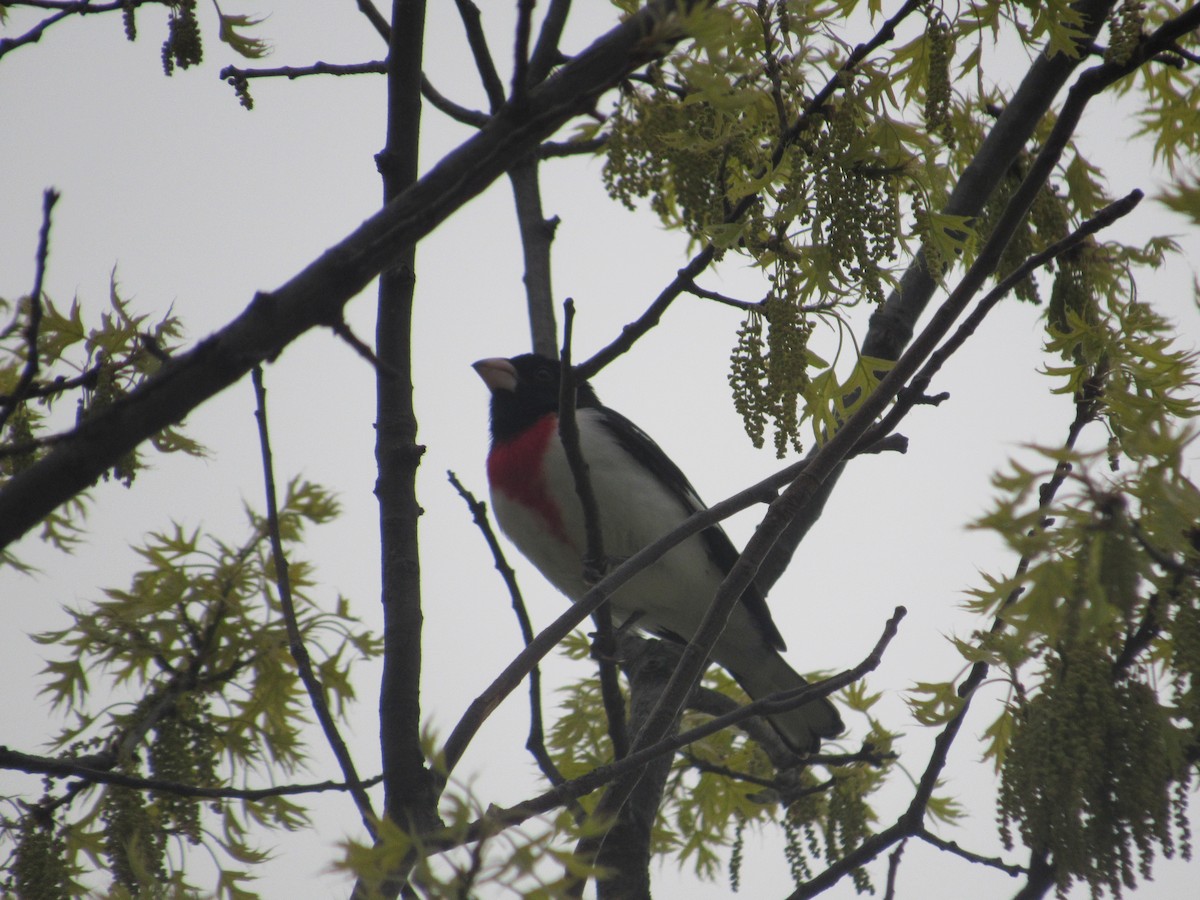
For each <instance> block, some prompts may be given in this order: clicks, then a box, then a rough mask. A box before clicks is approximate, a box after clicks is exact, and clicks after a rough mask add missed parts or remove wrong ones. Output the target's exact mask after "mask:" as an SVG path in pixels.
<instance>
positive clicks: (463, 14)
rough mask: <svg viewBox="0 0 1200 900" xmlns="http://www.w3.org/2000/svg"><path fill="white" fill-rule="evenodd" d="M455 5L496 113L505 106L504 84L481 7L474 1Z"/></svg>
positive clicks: (455, 0) (457, 0) (466, 0)
mask: <svg viewBox="0 0 1200 900" xmlns="http://www.w3.org/2000/svg"><path fill="white" fill-rule="evenodd" d="M454 4H455V6H457V7H458V17H459V18H460V19H461V20H462V23H463V30H464V31H466V33H467V44H468V46H470V48H471V56H472V57H474V59H475V69H476V71H477V72H479V80H480V81H482V82H483V91H484V93H485V94H487V98H488V106H490V107H491V110H492V112H493V113H495V112H496V110H498V109H499V108H500V107H501V106H503V105H504V82H503V81H501V80H500V73H499V72H497V71H496V63H495V61H494V60H493V59H492V51H491V50H490V49H489V48H488V44H487V35H486V34H484V31H483V23H482V19H481V17H480V15H479V7H478V6H476V5H475V4H474V3H473V2H472V0H454Z"/></svg>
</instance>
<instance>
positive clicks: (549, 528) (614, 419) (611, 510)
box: [473, 353, 844, 754]
mask: <svg viewBox="0 0 1200 900" xmlns="http://www.w3.org/2000/svg"><path fill="white" fill-rule="evenodd" d="M473 367H474V369H475V371H476V373H477V374H478V375H479V377H480V378H482V379H483V382H484V384H485V385H486V386H487V387H488V389H489V390H490V392H491V405H490V414H491V416H490V418H491V448H490V450H489V452H488V457H487V477H488V487H489V490H490V494H491V500H492V509H493V512H494V514H495V517H496V521H497V523H498V524H499V525H500V529H501V531H502V532H503V533H504V534H505V535H506V536H507V537H508V539H509V540H510V541H512V543H513V544H514V545H516V547H517V549H518V550H519V551H520V552H521V553H522V555H524V556H525V557H526V558H527V559H528V560H529V561H530V562H531V563H532V564H533V565H534V567H535V568H537V569H538V570H539V571H540V572H541V574H542V575H543V576H545V578H546V579H547V580H548V581H549V582H550V583H551V584H553V585H554V586H555V587H556V588H558V590H560V591H561V592H562V593H563V594H565V595H566V596H567V597H568V598H569V599H570V600H572V601H577V600H579V599H581V598H582V597H583V596H584V594H586V593H587V591H588V589H589V588H590V587H591V584H589V583H588V579H587V578H586V577H585V574H584V555H585V553H586V549H587V535H586V528H585V524H584V521H585V520H584V513H583V508H582V505H581V503H580V500H579V497H578V495H577V493H576V489H575V481H574V478H573V476H572V474H571V470H570V466H569V464H568V462H567V456H566V451H565V450H564V449H563V445H562V441H561V440H560V438H559V433H558V412H559V389H560V384H561V369H560V365H559V363H558V362H557V361H555V360H553V359H550V358H548V357H546V356H542V355H538V354H534V353H526V354H523V355H520V356H514V357H512V358H511V359H506V358H501V357H495V358H489V359H481V360H479V361H478V362H476V363H474V364H473ZM575 406H576V412H575V418H576V423H577V426H578V430H579V445H580V451H581V454H582V456H583V458H584V461H585V463H586V464H587V467H588V472H589V478H590V482H591V486H592V491H593V493H594V495H595V498H596V507H597V510H598V518H599V521H600V533H601V536H602V541H603V545H604V552H605V556H606V557H607V558H608V559H609V560H618V561H619V560H621V559H624V558H627V557H629V556H632V555H633V554H634V553H636V552H637V551H639V550H641V549H642V548H643V547H645V546H647V545H648V544H650V543H651V542H653V541H654V540H656V539H658V538H660V537H662V536H663V535H665V534H666V533H667V532H669V531H671V530H672V529H674V528H675V527H676V526H678V525H679V524H680V523H682V522H683V521H684V520H685V519H687V518H689V517H690V516H691V515H692V514H693V513H695V512H697V511H699V510H702V509H704V508H705V506H704V503H703V502H702V501H701V500H700V497H699V496H698V495H697V493H696V491H695V489H694V488H693V487H692V485H691V484H690V483H689V482H688V480H687V478H686V477H685V476H684V474H683V472H682V471H681V470H680V469H679V467H678V466H677V465H676V464H675V463H674V462H672V461H671V459H670V457H668V456H667V454H666V453H665V452H664V451H663V450H662V449H661V448H660V447H659V446H658V444H656V443H655V442H654V441H653V440H652V439H651V438H650V437H649V435H647V434H646V432H644V431H642V429H640V428H639V427H638V426H637V425H635V424H633V422H631V421H630V420H629V419H627V418H625V416H623V415H621V414H620V413H618V412H616V411H615V410H613V409H610V408H609V407H607V406H604V405H603V404H601V402H600V399H599V397H598V396H597V395H596V392H595V390H594V389H593V388H592V386H591V385H590V384H589V383H588V382H587V381H584V380H582V379H581V380H579V381H578V382H577V384H576V400H575ZM737 558H738V551H737V550H736V549H735V548H734V545H733V543H732V541H730V539H729V537H728V536H727V535H726V534H725V532H724V530H722V529H721V527H720V526H718V525H714V526H711V527H709V528H707V529H705V530H704V531H702V532H700V533H699V534H696V535H693V536H692V537H690V538H688V539H687V540H685V541H683V542H682V543H680V544H678V545H676V546H675V547H674V548H672V549H671V550H669V551H668V552H667V553H666V554H664V555H663V557H662V558H661V559H659V560H658V561H657V562H655V563H653V564H652V565H651V566H649V567H648V568H647V569H645V570H643V571H642V572H640V573H638V574H637V575H636V576H634V577H633V578H632V579H631V580H630V581H629V582H628V583H626V584H624V585H622V586H621V587H620V588H619V589H618V590H617V591H616V592H614V593H613V595H612V597H611V598H610V600H609V603H610V608H611V610H612V617H613V621H614V623H616V624H617V625H618V626H620V627H631V626H636V627H637V628H638V629H639V630H641V631H643V632H646V633H648V634H651V635H654V636H657V637H661V638H666V639H668V640H673V641H677V642H682V643H686V642H687V641H689V640H690V639H691V638H692V636H693V635H694V634H695V633H696V630H697V628H698V627H699V625H700V622H701V620H702V619H703V617H704V614H705V612H706V611H707V609H708V607H709V605H710V604H711V602H712V600H713V597H714V595H715V594H716V590H717V587H718V586H719V585H720V584H721V582H722V581H723V580H724V578H725V576H726V575H727V574H728V573H729V571H730V569H731V568H732V567H733V564H734V562H735V561H736V560H737ZM784 649H786V647H785V644H784V640H783V636H782V635H781V634H780V633H779V629H778V628H777V627H776V625H775V623H774V621H773V620H772V619H771V613H770V611H769V609H768V608H767V604H766V601H765V600H764V599H763V596H762V594H761V593H759V591H758V590H757V589H756V588H755V587H754V586H753V585H751V586H750V587H749V588H747V589H746V591H745V593H744V594H742V597H741V599H740V600H739V602H738V603H737V605H736V606H735V607H734V610H733V612H732V613H731V615H730V617H729V622H728V624H727V625H726V627H725V630H724V632H723V633H722V635H721V637H720V639H719V640H718V641H717V643H716V645H715V646H714V647H713V651H712V659H714V660H715V661H716V662H717V663H719V664H720V665H721V666H722V667H724V668H725V669H726V670H727V671H728V672H729V674H730V675H732V676H733V678H734V680H735V681H737V683H738V684H739V685H741V687H742V689H743V690H745V692H746V693H747V694H748V695H749V696H750V697H751V698H752V699H758V698H761V697H765V696H767V695H769V694H773V693H775V692H777V691H784V690H790V689H793V688H799V687H801V686H803V685H804V684H806V683H807V682H806V681H805V680H804V678H803V677H801V676H800V675H799V674H798V673H797V672H796V671H795V670H794V669H793V668H792V667H791V666H790V665H788V663H787V661H786V660H785V659H784V658H783V656H782V655H781V651H783V650H784ZM767 721H769V722H770V724H771V725H772V727H773V728H774V729H775V731H776V732H777V733H778V734H779V736H780V737H781V738H782V739H783V741H784V743H785V744H786V745H787V746H788V747H790V748H791V750H793V751H794V752H796V753H798V754H811V753H814V752H816V751H817V749H818V748H819V747H820V741H821V739H822V738H831V737H836V736H837V735H838V734H840V733H841V732H842V731H843V729H844V726H843V724H842V720H841V718H840V716H839V715H838V712H837V709H836V708H835V707H834V705H833V704H832V703H830V702H829V701H828V700H827V699H824V698H822V699H820V700H814V701H812V702H810V703H808V704H806V705H804V706H801V707H799V708H797V709H793V710H789V711H787V712H784V713H779V714H774V715H771V716H769V717H768V718H767Z"/></svg>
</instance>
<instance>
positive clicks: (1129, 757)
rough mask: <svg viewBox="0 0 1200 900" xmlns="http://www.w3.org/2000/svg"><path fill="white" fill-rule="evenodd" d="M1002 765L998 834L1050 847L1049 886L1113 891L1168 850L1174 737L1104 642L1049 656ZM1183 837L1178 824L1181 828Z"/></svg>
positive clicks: (1176, 765)
mask: <svg viewBox="0 0 1200 900" xmlns="http://www.w3.org/2000/svg"><path fill="white" fill-rule="evenodd" d="M1048 674H1049V677H1048V678H1047V680H1046V682H1045V685H1044V687H1043V689H1042V691H1041V692H1040V693H1039V694H1038V695H1037V696H1036V697H1034V698H1033V699H1032V700H1030V701H1028V702H1027V704H1026V706H1025V709H1024V711H1023V717H1022V719H1023V721H1022V722H1021V725H1020V727H1019V728H1018V729H1017V730H1016V733H1015V735H1014V737H1013V741H1012V744H1011V746H1010V747H1009V750H1008V753H1007V755H1006V757H1005V759H1004V764H1003V768H1002V770H1001V785H1000V795H999V800H998V806H999V817H1000V823H1001V833H1002V836H1003V838H1004V840H1005V844H1006V845H1007V846H1009V847H1010V848H1011V846H1012V829H1013V827H1014V825H1016V826H1017V827H1018V829H1019V831H1020V834H1021V838H1022V840H1023V842H1024V843H1025V844H1026V845H1028V846H1030V847H1036V848H1039V849H1040V850H1042V851H1044V852H1047V853H1048V854H1050V855H1051V857H1052V858H1053V859H1054V861H1055V863H1056V865H1057V867H1058V868H1057V871H1058V887H1059V889H1060V891H1063V890H1065V889H1066V888H1067V887H1069V886H1070V884H1071V883H1072V882H1073V881H1076V880H1080V881H1084V882H1086V883H1087V884H1088V885H1089V886H1090V888H1091V891H1092V896H1093V897H1098V896H1099V895H1100V893H1101V892H1102V891H1108V892H1110V893H1111V894H1112V895H1113V896H1114V897H1118V898H1119V897H1120V896H1121V892H1122V889H1123V888H1124V887H1132V886H1133V885H1134V884H1135V883H1136V881H1135V879H1136V877H1137V875H1138V874H1140V875H1141V876H1142V877H1143V878H1145V877H1148V876H1149V870H1150V866H1151V863H1152V862H1153V859H1154V856H1155V853H1156V848H1159V849H1161V851H1162V852H1163V854H1164V855H1166V856H1168V857H1170V856H1173V855H1174V853H1175V850H1176V845H1175V840H1174V835H1173V833H1172V825H1173V824H1177V822H1178V815H1177V813H1178V810H1179V803H1180V795H1179V794H1178V793H1177V791H1176V787H1177V785H1176V782H1175V779H1177V778H1179V777H1180V776H1181V775H1183V774H1184V773H1183V771H1182V769H1183V768H1185V767H1184V766H1183V765H1182V763H1183V760H1182V757H1181V755H1180V753H1179V746H1178V744H1177V743H1176V742H1175V740H1174V739H1173V727H1172V725H1171V722H1170V720H1169V717H1168V714H1167V712H1166V710H1165V709H1164V708H1163V707H1162V706H1160V705H1159V702H1158V699H1157V697H1156V696H1155V693H1154V691H1153V689H1152V688H1150V687H1149V686H1148V685H1146V684H1144V683H1142V682H1140V681H1138V680H1135V679H1133V678H1130V677H1125V676H1123V675H1121V674H1118V673H1114V667H1113V660H1112V658H1111V657H1110V656H1109V655H1108V653H1107V652H1106V650H1105V649H1104V648H1103V647H1102V646H1100V645H1098V644H1093V643H1084V642H1077V643H1075V644H1073V645H1072V646H1070V647H1069V648H1067V649H1064V650H1063V651H1062V653H1061V655H1059V656H1057V657H1056V658H1055V659H1054V660H1053V662H1051V663H1050V672H1049V673H1048ZM1185 838H1186V833H1185Z"/></svg>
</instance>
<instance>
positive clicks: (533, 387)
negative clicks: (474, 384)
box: [473, 353, 600, 441]
mask: <svg viewBox="0 0 1200 900" xmlns="http://www.w3.org/2000/svg"><path fill="white" fill-rule="evenodd" d="M473 367H474V369H475V371H476V372H478V373H479V377H480V378H482V379H483V382H484V384H486V385H487V386H488V389H489V390H490V391H491V392H492V439H493V440H497V441H502V440H506V439H508V438H511V437H514V436H515V435H518V434H520V433H521V432H523V431H524V430H525V429H526V428H528V427H529V426H530V425H532V424H533V423H534V422H536V421H537V420H538V419H540V418H542V416H545V415H547V414H548V413H555V412H558V394H559V386H560V384H561V383H562V381H561V370H560V368H559V363H558V362H557V361H555V360H553V359H548V358H546V357H545V356H539V355H538V354H536V353H524V354H522V355H520V356H514V357H513V358H512V359H502V358H495V359H481V360H479V362H477V363H475V364H474V366H473ZM599 405H600V400H599V398H598V397H597V396H596V392H595V391H593V390H592V386H591V385H590V384H588V383H587V382H586V381H581V382H579V383H578V384H577V385H576V390H575V406H576V407H577V408H584V407H589V406H599Z"/></svg>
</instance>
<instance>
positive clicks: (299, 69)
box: [220, 59, 387, 81]
mask: <svg viewBox="0 0 1200 900" xmlns="http://www.w3.org/2000/svg"><path fill="white" fill-rule="evenodd" d="M386 73H387V61H386V60H380V59H377V60H372V61H370V62H361V63H327V62H322V61H321V60H317V61H316V62H315V63H310V64H309V65H307V66H274V67H271V68H261V69H243V68H241V67H240V66H226V67H225V68H223V69H222V70H221V73H220V77H221V80H222V81H224V80H225V79H228V78H245V79H250V78H286V79H288V80H289V81H291V80H293V79H296V78H306V77H308V76H310V75H384V74H386Z"/></svg>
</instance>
